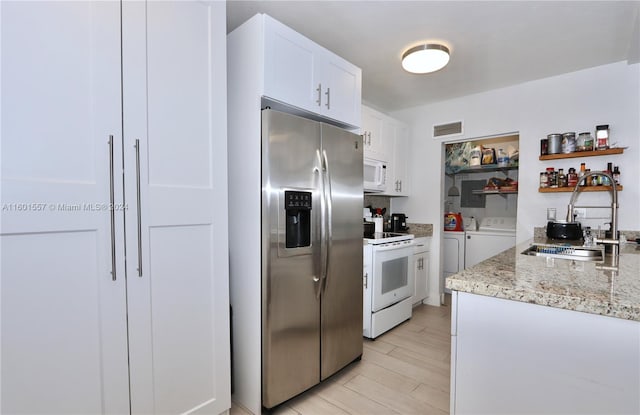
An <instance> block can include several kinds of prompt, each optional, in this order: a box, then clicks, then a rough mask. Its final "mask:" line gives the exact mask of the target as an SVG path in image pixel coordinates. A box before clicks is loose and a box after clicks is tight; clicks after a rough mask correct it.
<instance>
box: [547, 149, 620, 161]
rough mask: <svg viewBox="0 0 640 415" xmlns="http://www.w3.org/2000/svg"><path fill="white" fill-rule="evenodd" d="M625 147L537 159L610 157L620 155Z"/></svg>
mask: <svg viewBox="0 0 640 415" xmlns="http://www.w3.org/2000/svg"><path fill="white" fill-rule="evenodd" d="M625 148H626V147H616V148H609V149H607V150H596V151H576V152H574V153H560V154H547V155H544V156H540V157H538V159H539V160H558V159H572V158H578V157H596V156H610V155H612V154H622V153H624V149H625Z"/></svg>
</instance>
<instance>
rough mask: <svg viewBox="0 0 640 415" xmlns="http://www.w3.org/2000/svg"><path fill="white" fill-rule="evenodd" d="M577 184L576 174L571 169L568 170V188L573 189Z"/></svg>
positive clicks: (574, 170)
mask: <svg viewBox="0 0 640 415" xmlns="http://www.w3.org/2000/svg"><path fill="white" fill-rule="evenodd" d="M576 184H578V174H577V173H576V169H574V168H573V167H571V168H569V174H568V175H567V185H568V186H569V187H575V186H576Z"/></svg>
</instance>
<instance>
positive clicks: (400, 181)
mask: <svg viewBox="0 0 640 415" xmlns="http://www.w3.org/2000/svg"><path fill="white" fill-rule="evenodd" d="M398 183H400V190H398V191H399V192H402V180H399V181H398Z"/></svg>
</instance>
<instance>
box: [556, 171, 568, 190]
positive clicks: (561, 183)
mask: <svg viewBox="0 0 640 415" xmlns="http://www.w3.org/2000/svg"><path fill="white" fill-rule="evenodd" d="M567 186H568V183H567V176H566V175H565V174H564V169H558V187H567Z"/></svg>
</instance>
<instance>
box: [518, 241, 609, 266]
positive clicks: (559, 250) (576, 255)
mask: <svg viewBox="0 0 640 415" xmlns="http://www.w3.org/2000/svg"><path fill="white" fill-rule="evenodd" d="M521 253H522V254H523V255H531V256H544V257H549V258H559V259H569V260H573V261H588V262H604V247H603V246H575V245H568V244H567V245H552V244H532V245H531V246H530V247H529V248H527V249H525V250H524V251H522V252H521Z"/></svg>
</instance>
